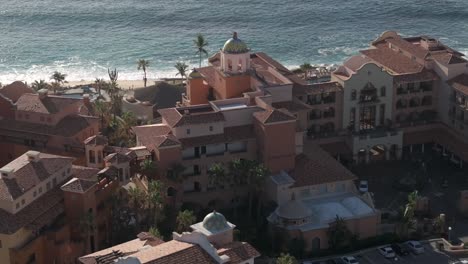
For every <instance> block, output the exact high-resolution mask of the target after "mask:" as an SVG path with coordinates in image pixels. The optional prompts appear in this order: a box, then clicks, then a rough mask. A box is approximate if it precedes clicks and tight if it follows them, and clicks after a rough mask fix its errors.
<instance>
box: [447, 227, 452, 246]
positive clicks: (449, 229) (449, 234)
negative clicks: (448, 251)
mask: <svg viewBox="0 0 468 264" xmlns="http://www.w3.org/2000/svg"><path fill="white" fill-rule="evenodd" d="M451 233H452V227H451V226H449V227H448V241H449V243H450V244H452V242H451V241H452V240H451Z"/></svg>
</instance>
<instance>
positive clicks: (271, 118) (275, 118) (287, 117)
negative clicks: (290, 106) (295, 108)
mask: <svg viewBox="0 0 468 264" xmlns="http://www.w3.org/2000/svg"><path fill="white" fill-rule="evenodd" d="M253 116H254V117H255V118H256V119H257V120H258V121H260V122H261V123H263V124H271V123H276V122H286V121H294V120H296V118H295V117H294V116H293V115H292V114H291V113H289V112H288V111H287V110H284V109H268V110H265V111H258V112H255V113H253Z"/></svg>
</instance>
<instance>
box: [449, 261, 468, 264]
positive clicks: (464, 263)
mask: <svg viewBox="0 0 468 264" xmlns="http://www.w3.org/2000/svg"><path fill="white" fill-rule="evenodd" d="M452 264H468V260H460V261H455V262H453V263H452Z"/></svg>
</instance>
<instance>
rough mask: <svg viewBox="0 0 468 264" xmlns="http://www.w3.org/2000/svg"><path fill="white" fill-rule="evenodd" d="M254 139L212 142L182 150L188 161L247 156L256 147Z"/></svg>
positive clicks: (183, 156) (185, 159) (185, 160)
mask: <svg viewBox="0 0 468 264" xmlns="http://www.w3.org/2000/svg"><path fill="white" fill-rule="evenodd" d="M254 145H255V142H254V141H238V142H231V143H219V144H210V145H206V146H198V147H191V148H186V149H184V150H183V151H182V160H183V161H184V163H187V162H189V161H191V160H199V159H210V160H211V161H212V160H216V159H220V160H224V159H225V158H233V157H235V156H245V154H249V153H250V152H251V151H250V150H252V149H254V148H255V146H254Z"/></svg>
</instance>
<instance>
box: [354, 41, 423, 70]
mask: <svg viewBox="0 0 468 264" xmlns="http://www.w3.org/2000/svg"><path fill="white" fill-rule="evenodd" d="M361 53H362V54H364V55H365V56H367V57H369V58H370V59H372V60H373V61H375V62H376V63H377V64H379V65H381V66H383V67H385V68H387V69H389V70H390V71H392V72H393V73H394V74H408V73H416V72H420V71H421V70H422V69H423V68H424V66H422V65H420V64H419V63H417V62H416V61H413V60H412V59H410V58H408V57H406V56H405V55H403V54H401V53H398V52H397V51H394V50H392V49H390V48H389V47H388V46H387V45H386V44H379V45H376V48H375V49H368V50H362V51H361Z"/></svg>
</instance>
